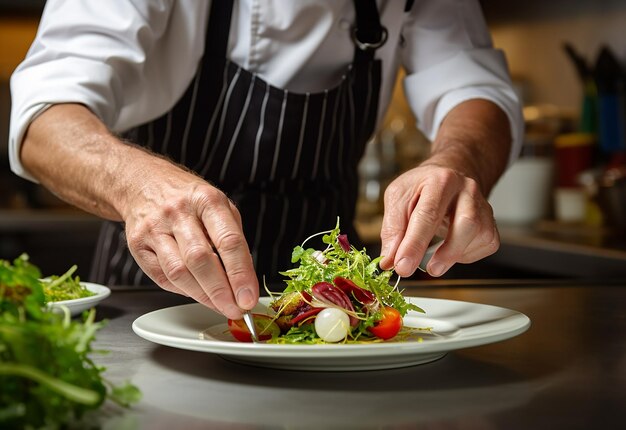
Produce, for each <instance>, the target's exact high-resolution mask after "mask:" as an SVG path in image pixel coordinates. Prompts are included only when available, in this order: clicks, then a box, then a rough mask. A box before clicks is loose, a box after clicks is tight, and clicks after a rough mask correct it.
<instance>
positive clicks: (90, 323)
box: [0, 254, 140, 429]
mask: <svg viewBox="0 0 626 430" xmlns="http://www.w3.org/2000/svg"><path fill="white" fill-rule="evenodd" d="M72 273H73V272H72ZM70 277H71V273H70V275H68V276H67V277H66V278H65V280H67V279H69V278H70ZM40 278H41V273H40V271H39V269H38V268H37V267H36V266H34V265H33V264H31V263H30V262H29V261H28V256H27V255H25V254H24V255H21V256H20V257H19V258H17V259H15V260H14V261H13V263H12V264H11V262H9V261H6V260H0V428H50V429H56V428H62V427H65V426H66V425H68V423H71V422H72V421H75V420H78V419H80V417H81V416H83V415H84V413H85V412H87V411H89V410H93V409H96V408H98V407H99V406H100V405H101V404H102V403H103V402H104V401H105V400H106V399H107V398H109V399H111V400H113V401H115V402H117V403H119V404H121V405H129V404H131V403H133V402H136V401H137V400H138V399H139V397H140V392H139V390H138V389H137V388H136V387H135V386H133V385H131V384H128V383H127V384H124V385H120V386H116V385H113V384H111V383H110V382H108V381H107V380H106V379H105V378H104V377H103V375H102V373H103V371H104V370H105V369H104V368H103V367H101V366H97V365H96V364H95V363H94V362H93V361H92V360H91V358H90V355H91V354H92V353H93V352H94V351H92V349H91V343H92V341H93V340H94V337H95V334H96V332H97V331H98V330H100V329H101V328H102V327H103V326H104V325H105V324H106V322H104V321H100V322H96V321H95V310H94V309H91V310H90V311H88V312H86V313H85V314H84V315H83V319H82V320H80V321H79V320H72V319H71V318H70V315H69V312H64V313H59V312H58V311H54V310H52V309H50V308H48V307H47V306H46V297H45V295H44V283H43V282H42V281H41V280H40ZM58 279H60V278H55V280H58ZM55 280H53V281H52V282H55ZM63 282H64V281H63Z"/></svg>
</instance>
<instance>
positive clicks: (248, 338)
mask: <svg viewBox="0 0 626 430" xmlns="http://www.w3.org/2000/svg"><path fill="white" fill-rule="evenodd" d="M252 317H253V319H254V325H255V326H256V331H257V334H258V335H259V340H269V339H271V338H272V337H274V336H278V335H279V334H280V328H279V327H278V324H276V323H275V322H274V321H273V320H272V317H270V316H269V315H263V314H252ZM228 330H229V331H230V334H232V335H233V337H234V338H235V339H237V340H238V341H239V342H252V335H251V334H250V330H248V327H246V323H245V321H244V320H243V319H241V320H230V319H229V320H228Z"/></svg>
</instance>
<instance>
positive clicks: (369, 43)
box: [352, 0, 387, 62]
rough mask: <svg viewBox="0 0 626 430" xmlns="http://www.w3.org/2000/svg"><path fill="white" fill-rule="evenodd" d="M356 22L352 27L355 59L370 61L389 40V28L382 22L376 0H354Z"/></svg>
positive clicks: (357, 60)
mask: <svg viewBox="0 0 626 430" xmlns="http://www.w3.org/2000/svg"><path fill="white" fill-rule="evenodd" d="M353 1H354V9H355V11H356V24H355V26H354V28H353V29H352V40H353V41H354V44H355V50H354V61H355V62H360V61H369V60H372V59H373V58H374V52H375V51H376V50H377V49H378V48H380V47H381V46H383V45H384V44H385V42H386V41H387V29H386V28H385V27H383V26H382V25H381V24H380V16H379V14H378V7H377V6H376V0H353Z"/></svg>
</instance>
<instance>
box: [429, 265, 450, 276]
mask: <svg viewBox="0 0 626 430" xmlns="http://www.w3.org/2000/svg"><path fill="white" fill-rule="evenodd" d="M445 271H446V266H445V265H443V264H442V263H433V264H432V266H430V270H429V273H430V274H431V275H432V276H441V275H443V273H444V272H445Z"/></svg>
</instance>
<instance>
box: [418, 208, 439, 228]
mask: <svg viewBox="0 0 626 430" xmlns="http://www.w3.org/2000/svg"><path fill="white" fill-rule="evenodd" d="M415 215H416V216H417V218H418V219H419V220H420V221H424V222H426V223H428V224H436V223H437V222H438V221H439V210H438V208H437V207H436V206H434V205H431V204H425V205H422V206H420V207H418V208H417V209H416V211H415Z"/></svg>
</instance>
